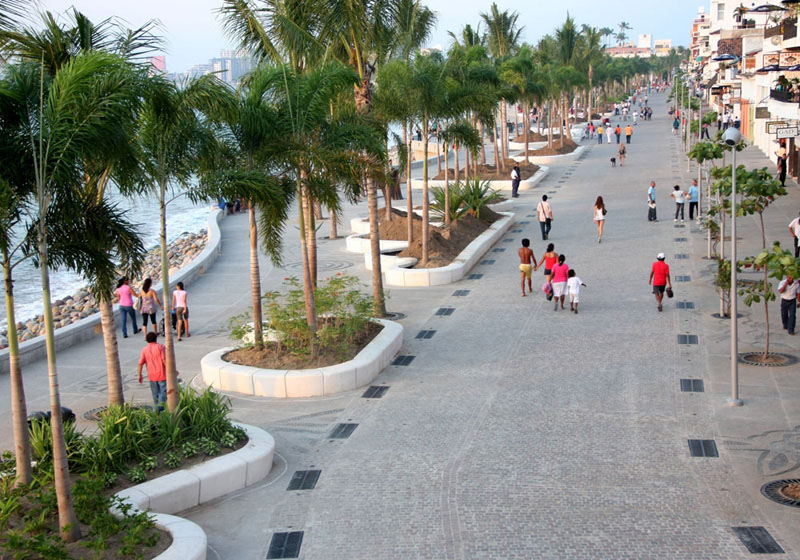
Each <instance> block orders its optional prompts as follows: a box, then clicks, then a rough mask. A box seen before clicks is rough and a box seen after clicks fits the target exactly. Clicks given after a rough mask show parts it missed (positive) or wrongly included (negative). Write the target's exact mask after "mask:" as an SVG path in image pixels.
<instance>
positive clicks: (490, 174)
mask: <svg viewBox="0 0 800 560" xmlns="http://www.w3.org/2000/svg"><path fill="white" fill-rule="evenodd" d="M531 154H533V152H531ZM515 163H516V162H515V161H514V160H513V159H510V158H509V159H507V160H506V170H505V171H498V170H497V168H496V167H495V166H494V165H490V164H486V165H478V178H479V179H480V180H481V181H510V180H511V168H512V167H514V164H515ZM462 171H463V170H462ZM537 171H539V166H538V165H534V164H532V163H525V162H521V163H520V164H519V176H520V179H521V180H523V181H527V180H528V179H530V178H531V177H533V176H534V175H536V172H537ZM454 177H455V170H454V169H451V170H450V180H451V181H454V180H455V179H454ZM459 178H460V179H461V180H463V179H464V175H463V173H462V174H461V176H460V177H459ZM433 180H435V181H443V180H444V170H442V172H441V173H439V174H438V175H437V176H436V177H434V178H433Z"/></svg>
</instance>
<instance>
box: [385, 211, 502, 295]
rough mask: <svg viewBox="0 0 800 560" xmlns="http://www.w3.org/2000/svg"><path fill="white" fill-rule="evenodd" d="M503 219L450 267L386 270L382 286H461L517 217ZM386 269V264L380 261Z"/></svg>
mask: <svg viewBox="0 0 800 560" xmlns="http://www.w3.org/2000/svg"><path fill="white" fill-rule="evenodd" d="M500 214H501V215H503V216H505V218H501V219H499V220H497V221H496V222H495V223H493V224H492V225H491V226H489V229H487V230H486V231H484V232H483V233H481V234H480V235H479V236H478V237H476V238H475V239H473V240H472V242H471V243H470V244H469V245H467V246H466V247H465V248H464V250H463V251H461V253H459V254H458V256H457V257H456V258H455V259H454V260H453V262H452V263H450V264H449V265H447V266H442V267H437V268H411V269H409V268H399V267H395V268H389V267H386V268H383V269H382V271H383V282H384V284H385V285H387V286H402V287H426V286H442V285H444V284H452V283H453V282H458V281H459V280H461V279H462V278H464V276H466V274H467V272H469V270H470V269H471V268H472V267H473V266H475V264H476V263H477V262H478V260H480V258H481V257H483V255H484V253H486V251H488V250H489V247H491V246H492V245H494V244H495V243H497V241H498V240H499V239H500V238H501V237H502V236H503V235H504V234H505V232H506V231H507V230H508V228H509V227H511V224H512V223H513V222H514V213H512V212H500ZM381 265H383V261H381Z"/></svg>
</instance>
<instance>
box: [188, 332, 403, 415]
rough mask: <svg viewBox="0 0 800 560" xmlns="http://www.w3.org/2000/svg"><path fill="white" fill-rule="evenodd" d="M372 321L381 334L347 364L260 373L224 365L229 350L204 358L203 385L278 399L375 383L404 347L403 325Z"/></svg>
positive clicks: (228, 364)
mask: <svg viewBox="0 0 800 560" xmlns="http://www.w3.org/2000/svg"><path fill="white" fill-rule="evenodd" d="M374 321H376V322H378V323H380V324H382V325H383V330H381V332H380V333H378V336H376V337H375V338H374V339H373V340H372V342H370V343H369V344H367V346H365V347H364V349H363V350H361V352H359V353H358V354H357V355H356V357H355V358H353V359H352V360H349V361H347V362H343V363H341V364H336V365H332V366H327V367H320V368H314V369H300V370H283V369H262V368H256V367H250V366H240V365H237V364H232V363H230V362H226V361H225V360H223V359H222V356H224V355H225V354H227V353H228V352H230V351H231V350H233V349H234V348H233V347H228V348H222V349H220V350H215V351H214V352H211V353H209V354H206V355H205V356H204V357H203V359H202V360H200V371H201V376H202V379H203V382H204V383H205V384H206V385H208V386H210V387H213V388H214V389H217V390H221V391H235V392H237V393H243V394H245V395H254V396H257V397H274V398H281V399H283V398H297V397H323V396H328V395H334V394H337V393H343V392H345V391H352V390H353V389H356V388H358V387H361V386H363V385H367V384H368V383H370V382H371V381H372V380H373V379H375V378H376V377H377V376H378V374H379V373H380V372H381V371H382V370H383V368H385V367H386V366H388V365H389V362H390V361H391V360H392V358H394V355H395V354H397V352H398V351H399V350H400V347H401V345H402V344H403V327H402V325H400V324H399V323H395V322H392V321H386V320H384V319H374Z"/></svg>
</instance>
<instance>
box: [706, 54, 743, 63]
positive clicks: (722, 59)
mask: <svg viewBox="0 0 800 560" xmlns="http://www.w3.org/2000/svg"><path fill="white" fill-rule="evenodd" d="M711 60H713V61H714V62H728V61H729V60H739V57H738V56H736V55H733V54H729V53H725V54H721V55H719V56H715V57H714V58H712V59H711Z"/></svg>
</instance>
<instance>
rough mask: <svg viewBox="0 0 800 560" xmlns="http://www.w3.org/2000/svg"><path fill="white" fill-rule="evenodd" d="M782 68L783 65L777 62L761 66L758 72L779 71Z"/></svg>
mask: <svg viewBox="0 0 800 560" xmlns="http://www.w3.org/2000/svg"><path fill="white" fill-rule="evenodd" d="M780 69H781V67H780V66H778V65H777V64H768V65H767V66H764V67H763V68H759V69H758V70H756V72H758V73H759V74H766V73H767V72H777V71H778V70H780Z"/></svg>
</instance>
